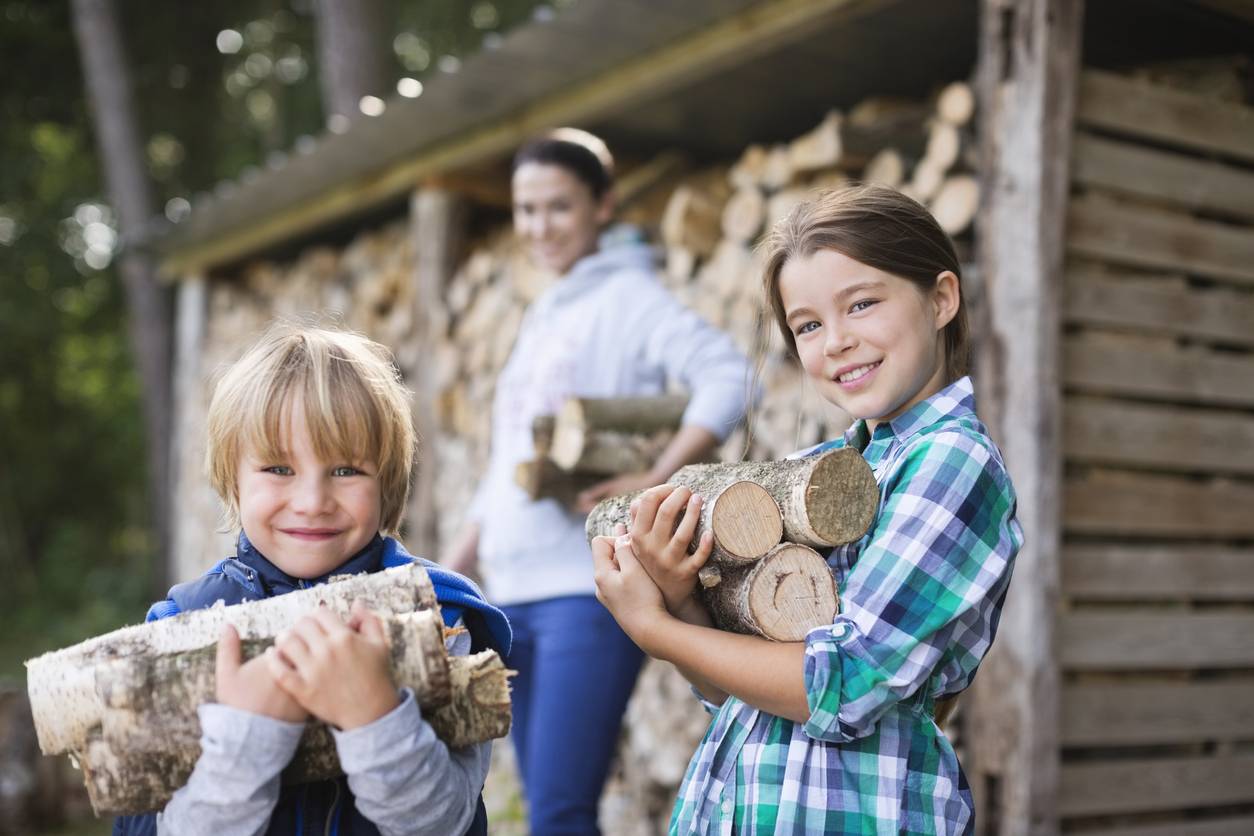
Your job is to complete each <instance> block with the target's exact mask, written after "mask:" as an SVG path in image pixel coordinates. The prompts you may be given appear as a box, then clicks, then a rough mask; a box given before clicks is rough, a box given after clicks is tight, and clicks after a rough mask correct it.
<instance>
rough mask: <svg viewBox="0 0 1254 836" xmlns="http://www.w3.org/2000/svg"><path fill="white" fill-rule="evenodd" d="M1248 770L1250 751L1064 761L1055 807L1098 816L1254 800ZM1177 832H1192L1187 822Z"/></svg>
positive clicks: (1251, 768)
mask: <svg viewBox="0 0 1254 836" xmlns="http://www.w3.org/2000/svg"><path fill="white" fill-rule="evenodd" d="M1251 774H1254V755H1229V756H1221V757H1209V758H1208V757H1195V758H1137V759H1135V760H1119V761H1110V762H1106V763H1075V764H1068V765H1067V766H1065V767H1063V770H1062V784H1061V790H1062V794H1061V796H1060V797H1059V799H1058V804H1059V808H1060V809H1059V812H1060V814H1061V815H1063V816H1066V817H1069V816H1098V815H1110V814H1114V813H1148V812H1153V811H1156V810H1182V811H1183V810H1184V809H1185V808H1191V807H1215V806H1219V805H1224V804H1241V803H1248V802H1251V801H1254V783H1251V781H1250V775H1251ZM1181 824H1187V823H1186V822H1182V823H1181ZM1176 832H1178V833H1192V832H1193V831H1192V830H1190V829H1189V828H1188V827H1187V826H1186V827H1184V828H1183V829H1181V830H1177V831H1176Z"/></svg>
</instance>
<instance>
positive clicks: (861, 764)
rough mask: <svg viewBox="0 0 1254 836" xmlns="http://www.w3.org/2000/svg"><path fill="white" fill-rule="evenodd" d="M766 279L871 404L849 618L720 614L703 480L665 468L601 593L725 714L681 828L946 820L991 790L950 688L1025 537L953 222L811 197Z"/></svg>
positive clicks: (827, 383) (971, 670)
mask: <svg viewBox="0 0 1254 836" xmlns="http://www.w3.org/2000/svg"><path fill="white" fill-rule="evenodd" d="M763 248H764V253H765V256H766V258H765V265H766V267H765V289H766V296H767V300H768V303H769V306H770V309H771V312H772V313H773V315H774V318H775V321H776V323H777V324H778V326H779V328H780V331H781V333H782V334H783V336H784V340H785V343H786V344H787V345H788V347H789V348H790V349H792V350H793V351H794V352H795V353H796V355H797V357H798V358H799V359H800V361H801V365H802V368H803V369H804V371H805V374H806V375H807V376H808V377H809V378H810V380H811V381H812V382H813V383H814V385H815V387H816V388H817V389H818V390H819V392H820V393H821V394H822V396H823V397H824V398H826V399H827V400H829V401H830V402H832V403H833V404H835V405H837V406H839V407H841V408H842V409H844V410H845V411H847V412H848V413H850V414H851V415H852V416H853V417H854V418H855V419H856V420H855V422H854V424H853V426H851V427H850V428H849V430H848V431H847V432H846V433H845V434H844V437H843V438H841V439H837V440H835V441H831V442H827V443H825V444H821V445H819V446H818V447H817V448H815V449H813V450H811V451H807V454H813V453H818V452H822V451H824V450H829V449H832V448H834V447H841V446H846V445H849V446H853V447H856V448H857V449H858V450H860V451H862V454H863V456H865V458H866V460H867V462H868V463H869V464H870V465H871V466H872V468H873V469H874V471H875V476H876V480H877V482H878V483H879V486H880V493H881V499H880V509H879V516H878V518H877V520H876V522H875V523H874V525H873V526H872V528H871V530H870V531H869V532H868V533H867V534H866V535H865V536H864V537H863V538H862V539H861V540H859V541H857V542H855V543H853V544H850V545H848V546H843V547H839V548H836V549H834V550H833V551H832V552H831V555H830V557H829V558H828V562H829V564H830V565H831V568H832V571H833V572H834V573H835V575H836V581H837V585H838V588H839V590H840V612H839V613H838V614H837V615H836V618H835V620H834V621H833V623H832V624H829V625H824V626H822V627H817V628H815V629H814V630H811V631H810V633H809V635H807V636H806V639H805V641H804V642H797V643H776V642H770V641H767V640H765V639H761V638H757V637H753V636H744V635H737V634H733V633H727V632H721V631H718V630H715V629H712V628H711V626H710V620H709V617H708V615H707V614H706V612H705V611H704V609H703V608H702V607H701V606H700V605H699V604H698V603H697V601H696V599H695V598H694V597H693V595H692V592H693V588H694V580H695V578H696V573H697V570H698V569H699V568H700V567H701V565H702V564H703V563H704V562H705V560H706V558H707V557H708V555H709V550H710V544H709V541H708V538H707V539H706V541H704V542H702V543H701V544H700V546H699V547H698V548H697V550H696V551H695V553H694V554H691V555H689V554H687V544H688V543H690V542H691V537H692V533H693V528H694V526H695V518H696V516H697V515H696V514H692V513H689V514H685V515H683V517H682V521H680V522H679V524H678V526H676V521H677V520H680V519H681V518H680V512H681V511H682V510H683V509H685V507H686V506H691V507H692V508H694V509H695V508H696V507H697V506H698V505H699V503H700V499H699V498H698V497H693V496H690V495H689V494H688V492H687V491H686V490H684V489H682V488H681V489H672V488H671V487H670V486H662V487H661V488H657V489H653V490H651V491H649V492H647V493H646V494H645V495H644V496H642V497H641V499H640V500H639V502H638V504H637V509H636V514H635V519H634V521H633V525H632V529H631V531H630V533H629V534H628V533H624V534H621V535H620V536H619V537H618V538H617V539H613V538H605V537H601V538H597V539H596V540H595V541H594V542H593V558H594V561H595V563H596V572H597V578H596V580H597V594H598V597H599V598H600V599H601V601H602V602H603V603H604V604H605V605H606V607H608V608H609V609H610V611H611V612H612V613H613V614H614V616H615V618H616V619H617V620H618V622H619V624H621V625H622V627H623V629H624V630H625V631H626V632H627V633H628V635H630V636H631V637H632V639H633V640H635V641H636V642H637V643H638V644H639V645H640V646H641V647H642V648H643V649H644V650H645V651H646V652H647V653H649V654H650V655H652V656H655V657H657V658H660V659H666V660H668V661H670V662H673V663H674V664H675V665H676V666H677V667H678V668H679V669H680V670H681V671H683V672H684V674H685V675H686V676H687V677H688V678H689V679H690V680H691V681H692V683H693V684H694V686H695V687H696V689H697V690H698V692H699V693H700V695H701V696H703V697H704V698H705V700H707V701H708V707H709V708H710V710H711V711H712V712H713V713H714V714H715V717H714V720H713V722H712V723H711V725H710V728H709V730H708V731H707V732H706V735H705V738H704V740H703V741H702V742H701V745H700V746H699V748H698V749H697V751H696V753H695V754H694V756H693V759H692V762H691V764H690V765H689V768H688V772H687V775H686V776H685V778H684V783H683V786H682V788H681V789H680V792H679V797H678V799H677V801H676V805H675V811H674V814H673V816H672V818H671V832H672V833H678V834H690V833H702V834H706V833H732V832H737V833H790V834H791V833H796V834H863V833H882V834H898V833H910V834H937V833H945V834H949V833H967V832H970V831H971V830H972V829H973V814H974V805H973V804H972V800H971V793H970V790H969V788H968V785H967V782H966V779H965V777H964V776H963V773H962V769H961V768H960V766H959V765H958V760H957V758H956V757H955V755H954V750H953V748H952V747H951V746H950V745H949V741H948V740H947V739H946V737H945V735H944V734H943V733H942V732H941V731H940V729H939V727H938V726H937V725H936V723H935V721H934V720H933V710H934V706H935V703H936V701H937V700H938V699H941V698H945V697H949V696H952V695H954V694H957V693H958V692H959V691H961V690H963V689H964V688H966V687H967V685H969V684H970V682H971V679H972V677H974V675H975V671H976V668H977V667H978V666H979V663H980V660H981V659H982V658H983V657H984V654H985V653H986V652H987V651H988V648H989V644H990V643H991V642H992V640H993V634H994V632H995V631H996V627H997V620H998V615H999V613H1000V610H1001V605H1002V601H1003V600H1004V598H1005V593H1006V588H1007V584H1008V583H1009V580H1010V570H1011V566H1012V563H1013V560H1014V556H1015V554H1016V552H1017V551H1018V549H1019V546H1020V544H1021V543H1022V531H1021V529H1020V527H1019V524H1018V522H1017V521H1016V519H1015V496H1014V489H1013V488H1012V486H1011V484H1010V479H1009V477H1008V476H1007V473H1006V469H1005V465H1004V464H1003V462H1002V459H1001V454H1000V453H999V452H998V450H997V447H996V446H995V445H994V444H993V442H992V441H991V440H990V439H989V436H988V431H987V429H986V428H985V427H984V425H983V424H981V423H980V421H979V419H977V418H976V416H975V402H974V399H973V396H972V387H971V381H970V379H969V378H967V377H965V370H966V355H967V342H966V341H967V334H966V330H967V326H966V311H965V309H964V307H963V301H962V293H961V288H960V283H959V271H958V261H957V258H956V256H955V254H954V249H953V245H952V243H951V242H950V241H949V240H948V238H947V237H946V236H945V234H944V233H943V232H942V231H941V229H940V227H939V226H937V224H936V223H935V221H934V220H933V219H932V217H931V216H930V215H929V214H928V212H927V210H926V209H924V208H923V207H922V206H920V205H919V204H917V203H915V202H914V201H913V200H910V199H909V198H906V197H904V196H902V195H900V194H899V193H897V192H895V191H892V190H890V189H887V188H883V187H878V186H861V187H853V188H849V189H845V190H842V191H838V192H832V193H827V194H824V195H822V196H820V197H818V198H816V199H815V200H813V201H812V202H809V203H806V204H803V205H801V206H799V207H798V208H797V209H796V210H795V211H794V212H793V213H792V214H791V215H790V216H789V217H788V218H786V219H785V220H784V221H782V222H781V223H780V224H779V225H778V226H777V227H776V229H775V230H774V232H773V234H772V235H771V236H770V238H769V239H768V240H767V241H766V242H764V244H763Z"/></svg>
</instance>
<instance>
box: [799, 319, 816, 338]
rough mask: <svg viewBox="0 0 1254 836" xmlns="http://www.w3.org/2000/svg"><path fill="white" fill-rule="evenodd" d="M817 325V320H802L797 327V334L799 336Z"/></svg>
mask: <svg viewBox="0 0 1254 836" xmlns="http://www.w3.org/2000/svg"><path fill="white" fill-rule="evenodd" d="M818 327H819V323H818V320H814V319H812V320H810V321H809V322H803V323H802V324H801V327H800V328H798V329H797V336H798V337H799V336H801V335H802V334H808V333H810V332H811V331H813V330H814V329H815V328H818Z"/></svg>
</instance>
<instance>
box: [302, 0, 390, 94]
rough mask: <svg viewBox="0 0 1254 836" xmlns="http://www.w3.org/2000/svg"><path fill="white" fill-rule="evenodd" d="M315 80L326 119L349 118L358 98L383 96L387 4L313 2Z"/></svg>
mask: <svg viewBox="0 0 1254 836" xmlns="http://www.w3.org/2000/svg"><path fill="white" fill-rule="evenodd" d="M315 9H316V10H317V18H318V78H319V80H320V81H321V83H322V109H323V112H324V113H326V115H327V118H328V119H334V118H335V117H336V116H343V117H353V116H356V115H357V114H358V113H359V112H360V110H359V107H360V102H361V99H362V97H363V96H368V95H369V96H376V97H382V96H386V95H387V94H388V92H389V90H388V87H389V86H390V82H391V81H392V79H393V76H394V74H395V73H394V71H393V69H392V62H391V61H389V60H388V59H389V57H390V56H388V54H387V47H388V38H389V35H390V32H389V30H390V29H391V23H392V15H391V13H390V12H391V9H390V8H389V3H388V2H387V0H317V4H316V6H315Z"/></svg>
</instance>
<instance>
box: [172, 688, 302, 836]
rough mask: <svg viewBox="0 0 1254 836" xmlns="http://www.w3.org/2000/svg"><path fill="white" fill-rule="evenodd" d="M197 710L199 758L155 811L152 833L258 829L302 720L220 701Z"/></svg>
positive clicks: (216, 834)
mask: <svg viewBox="0 0 1254 836" xmlns="http://www.w3.org/2000/svg"><path fill="white" fill-rule="evenodd" d="M197 713H198V714H199V715H200V729H201V734H200V748H201V752H200V759H199V760H197V761H196V767H195V769H193V770H192V777H191V778H190V779H188V781H187V785H186V786H184V787H183V788H182V789H180V790H178V791H177V792H176V793H174V797H173V798H171V799H170V803H169V804H167V805H166V807H165V810H163V811H162V812H160V813H158V814H157V833H159V834H163V836H164V834H179V836H183V834H190V836H201V834H204V836H223V834H227V833H230V834H241V836H242V835H243V834H260V833H263V832H265V829H266V827H267V826H268V825H269V824H270V816H271V814H272V813H273V812H274V805H275V804H276V803H278V800H279V773H280V772H282V771H283V767H285V766H287V764H288V762H289V761H290V760H291V759H292V755H293V754H294V753H295V752H296V745H297V744H298V743H300V736H301V732H303V731H304V728H305V726H304V724H303V723H287V722H283V721H282V720H275V719H273V718H270V717H264V716H262V715H260V714H252V713H250V712H247V711H241V710H240V709H237V708H231V707H230V706H226V705H221V704H219V703H205V704H204V705H201V706H200V708H199V709H197Z"/></svg>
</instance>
